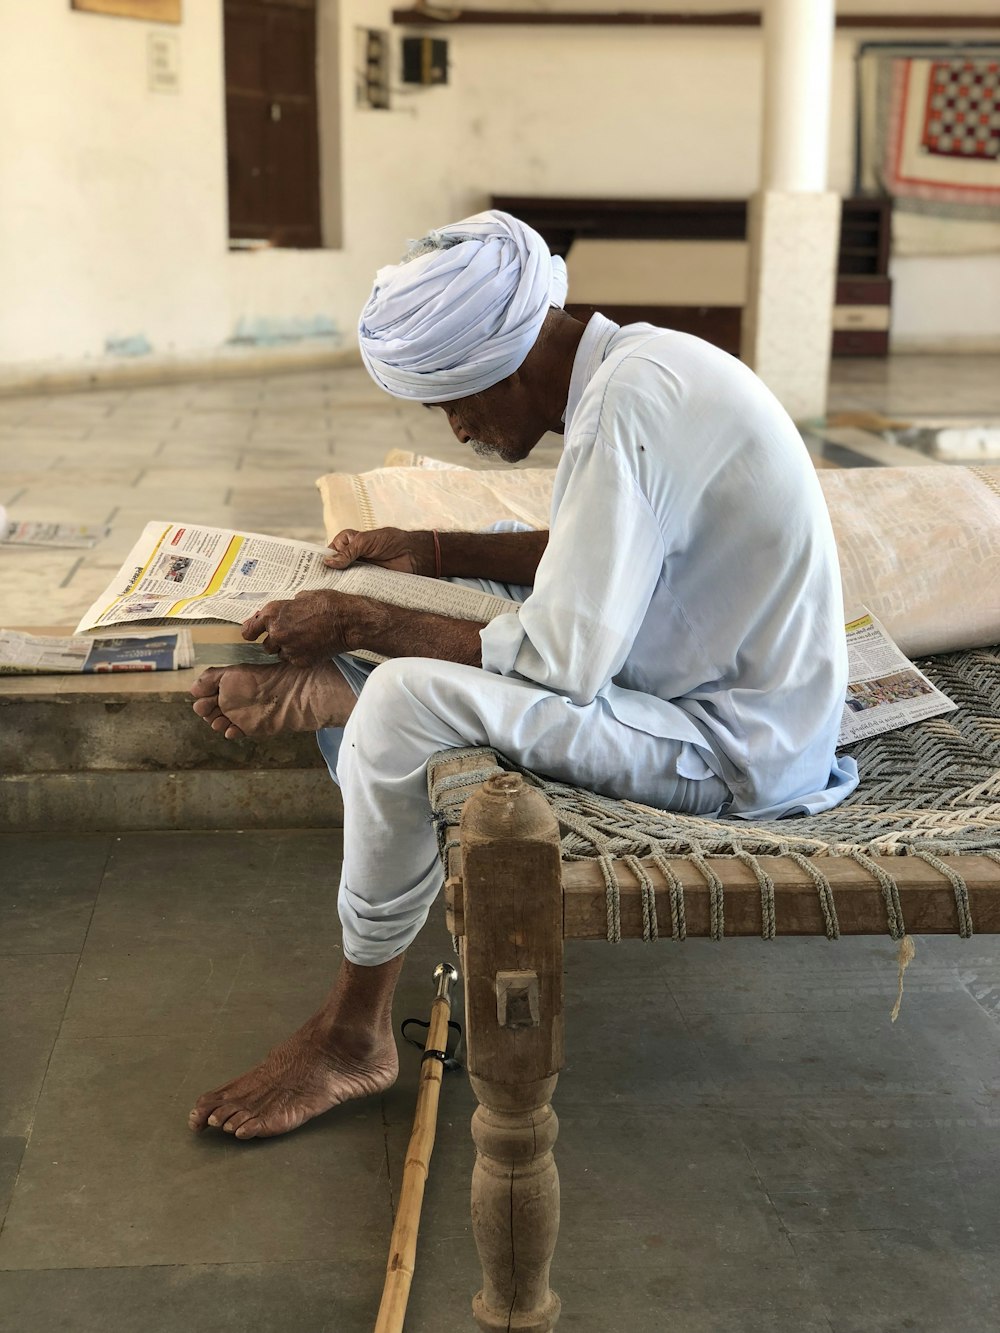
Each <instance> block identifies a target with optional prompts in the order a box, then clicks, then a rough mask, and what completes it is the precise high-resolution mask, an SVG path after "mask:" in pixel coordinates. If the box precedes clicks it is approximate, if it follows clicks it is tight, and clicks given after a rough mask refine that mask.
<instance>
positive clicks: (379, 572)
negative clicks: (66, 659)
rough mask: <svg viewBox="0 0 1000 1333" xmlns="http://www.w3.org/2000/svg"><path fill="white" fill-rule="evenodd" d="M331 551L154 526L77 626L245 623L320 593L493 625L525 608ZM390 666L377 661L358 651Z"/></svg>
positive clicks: (218, 531)
mask: <svg viewBox="0 0 1000 1333" xmlns="http://www.w3.org/2000/svg"><path fill="white" fill-rule="evenodd" d="M329 554H330V552H329V550H328V549H327V547H325V546H314V545H312V544H311V543H309V542H298V541H292V540H290V539H288V538H284V537H265V536H263V535H262V534H260V533H257V532H233V531H230V530H229V529H228V528H206V527H202V526H198V525H195V524H191V523H166V522H160V523H147V524H146V527H145V528H144V529H143V532H142V536H141V537H140V538H139V540H138V541H137V542H136V544H135V546H133V548H132V550H131V551H130V553H129V555H128V556H127V558H126V560H125V563H124V564H123V565H122V567H121V569H120V570H119V571H118V573H117V574H116V575H115V576H114V578H113V579H112V580H111V583H110V584H109V585H108V587H107V589H106V590H105V591H104V592H103V593H102V594H101V596H100V597H99V598H98V599H97V601H96V602H95V603H94V605H93V606H92V607H91V608H90V610H89V611H88V612H87V613H86V615H85V616H84V617H83V619H82V620H81V621H80V623H79V625H78V626H77V627H76V632H77V634H81V633H83V632H84V631H86V630H95V629H104V628H106V627H107V626H109V625H134V624H141V623H143V622H146V623H152V624H158V625H167V624H170V623H171V622H172V621H174V622H181V623H183V622H185V621H199V620H221V621H226V622H228V623H230V624H237V625H239V624H242V623H243V621H244V620H246V619H247V618H248V617H249V616H251V615H253V613H254V612H255V611H259V610H260V608H261V607H262V606H264V605H265V604H266V603H267V602H272V601H281V600H285V599H287V598H290V597H294V596H296V594H297V593H300V592H308V591H311V590H313V589H316V588H331V589H334V590H336V591H337V592H345V593H352V594H354V595H355V596H358V597H371V598H374V599H375V600H376V601H380V602H388V603H389V604H390V605H392V606H404V607H410V608H412V609H413V610H416V611H432V612H436V613H437V614H438V615H443V616H451V617H452V618H453V619H455V620H478V621H482V622H484V623H485V622H486V621H488V620H492V619H493V618H494V617H495V616H501V615H506V614H508V613H509V612H511V611H516V610H517V606H518V604H517V603H516V602H512V601H508V600H507V599H506V598H504V597H494V596H492V595H491V594H490V593H485V592H479V591H477V590H476V589H473V588H464V587H459V586H457V585H456V584H453V583H448V582H444V581H442V580H440V579H428V578H423V577H421V576H419V575H417V574H401V573H398V572H396V571H394V570H391V569H380V568H379V567H378V566H377V565H365V564H359V565H352V566H350V568H348V569H328V568H327V567H326V565H324V563H323V558H324V556H327V555H329ZM354 656H356V657H362V658H365V659H366V660H367V661H369V662H382V661H384V660H385V659H384V658H383V657H381V656H380V655H379V654H377V653H374V652H369V651H367V650H361V651H358V652H356V653H355V654H354Z"/></svg>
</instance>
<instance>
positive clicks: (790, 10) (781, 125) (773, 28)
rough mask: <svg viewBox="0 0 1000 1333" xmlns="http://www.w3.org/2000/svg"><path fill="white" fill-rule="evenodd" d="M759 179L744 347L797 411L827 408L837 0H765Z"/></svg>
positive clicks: (835, 207)
mask: <svg viewBox="0 0 1000 1333" xmlns="http://www.w3.org/2000/svg"><path fill="white" fill-rule="evenodd" d="M763 16H764V125H763V136H762V138H763V144H762V147H763V152H762V165H761V188H760V190H759V191H758V192H757V193H756V194H755V195H754V196H753V198H752V199H751V200H750V208H749V213H748V216H747V240H748V243H749V251H750V254H749V265H748V274H747V299H746V305H745V306H744V312H743V342H742V355H743V360H744V361H746V362H747V363H748V364H749V365H750V366H752V368H753V369H754V370H755V371H756V372H757V374H758V375H759V376H760V377H761V379H762V380H763V381H764V383H765V384H767V386H768V387H769V388H770V389H771V390H772V391H773V392H774V393H775V394H776V395H777V397H778V398H779V399H780V400H781V402H782V403H783V404H784V406H785V408H786V409H787V410H788V412H789V413H790V414H791V416H792V417H794V418H795V419H796V420H803V419H805V418H809V417H818V416H823V415H824V413H825V411H826V390H827V379H828V376H829V369H830V343H831V338H832V332H833V306H834V298H835V288H836V273H837V243H838V238H839V235H840V197H839V195H836V194H832V193H830V192H829V191H828V190H827V189H826V176H827V157H828V137H829V124H830V81H831V66H832V57H833V23H834V0H765V3H764V11H763Z"/></svg>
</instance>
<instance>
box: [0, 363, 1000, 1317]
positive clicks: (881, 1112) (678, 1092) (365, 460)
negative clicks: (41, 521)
mask: <svg viewBox="0 0 1000 1333" xmlns="http://www.w3.org/2000/svg"><path fill="white" fill-rule="evenodd" d="M998 370H1000V358H996V357H993V358H962V359H956V360H952V361H947V360H946V361H934V360H933V359H931V358H905V359H904V358H898V359H896V360H894V361H889V362H867V363H866V362H851V363H846V362H840V363H835V367H834V372H835V378H834V392H833V394H832V397H831V408H832V409H839V410H857V409H860V410H869V411H876V412H881V413H884V414H885V415H890V416H899V415H905V414H907V413H913V414H917V413H919V414H927V415H933V414H942V415H952V416H954V415H960V414H965V415H968V416H970V417H974V416H982V415H984V414H994V415H995V414H996V413H997V412H998V408H1000V403H998V402H997V396H998V389H997V385H998V384H1000V375H998ZM435 417H436V414H431V413H427V412H424V411H423V410H422V409H406V408H397V406H396V405H394V404H392V403H390V402H389V400H387V399H384V398H381V397H378V396H377V395H376V394H375V391H374V390H372V389H370V387H369V386H368V385H367V384H366V382H365V381H364V380H363V378H362V376H361V374H360V372H355V371H336V372H315V373H313V374H311V375H286V376H282V377H275V378H273V379H264V380H260V381H254V382H252V383H251V382H242V381H219V382H216V383H212V384H200V385H169V386H164V387H162V388H158V389H143V390H140V389H133V390H127V391H126V390H123V391H117V392H115V391H102V392H101V393H94V394H90V395H63V396H59V397H52V398H36V399H16V400H8V401H4V402H0V477H2V485H0V501H3V502H6V503H7V504H8V505H9V506H10V509H11V512H12V514H13V516H14V517H19V518H32V517H39V518H59V519H62V520H64V521H80V522H85V521H89V522H103V521H105V520H107V521H110V522H111V524H112V528H113V531H112V535H111V537H110V538H109V540H108V543H107V544H106V545H105V546H103V547H101V548H98V550H97V551H96V552H95V553H94V554H93V556H92V557H90V558H88V559H81V557H80V556H79V554H78V553H71V552H65V553H58V554H57V553H47V552H26V551H22V552H12V551H9V550H8V551H7V552H4V554H3V556H2V559H3V562H4V566H5V571H6V573H7V575H8V577H7V578H6V580H5V581H4V588H3V590H2V591H0V624H17V623H30V622H33V623H38V621H39V620H40V619H41V618H44V619H49V620H51V621H53V622H55V621H58V620H63V621H64V622H65V621H72V620H73V619H75V617H76V616H77V615H78V614H79V613H80V612H81V611H82V610H83V609H84V608H85V607H86V605H87V604H89V601H90V600H92V598H93V596H94V595H95V593H96V592H97V591H99V590H100V588H101V586H103V583H104V581H105V579H106V577H107V574H108V573H109V572H110V569H112V568H115V567H117V564H118V563H119V561H120V559H121V557H122V555H123V554H124V552H125V551H126V550H127V549H128V546H129V545H130V544H131V540H132V539H133V538H134V536H135V533H136V531H137V530H138V528H139V527H140V526H141V524H142V523H144V522H145V521H147V519H149V518H152V517H167V518H171V517H174V518H182V517H186V518H190V519H192V520H195V519H203V520H205V521H214V522H218V523H220V524H228V525H233V526H245V527H256V528H258V529H262V530H265V531H272V532H283V533H285V534H286V535H296V536H316V537H317V538H318V537H319V536H320V524H319V506H318V501H317V498H316V495H315V492H314V490H313V489H312V480H313V478H314V477H315V475H317V474H318V472H320V471H324V470H328V469H330V470H332V469H333V468H339V469H345V470H352V469H355V468H361V467H370V466H374V465H376V464H377V463H378V462H379V461H380V460H381V457H382V455H383V454H384V452H385V450H386V449H388V448H390V447H404V448H416V449H418V450H422V451H425V452H432V453H436V454H438V455H439V456H443V457H448V458H452V459H454V460H455V461H460V460H461V461H467V460H465V459H464V458H462V457H461V454H460V452H459V451H458V447H457V446H454V445H452V444H450V443H449V441H448V437H447V434H446V433H444V432H443V429H442V427H443V422H442V421H441V420H440V418H438V419H435ZM810 444H811V447H812V448H813V450H814V452H816V454H817V457H818V458H819V459H820V460H821V461H822V458H823V455H824V452H826V451H827V450H829V452H828V454H827V458H828V461H832V462H840V463H844V462H852V461H853V462H858V463H862V462H867V463H869V464H874V465H878V464H879V463H882V462H886V461H890V459H891V458H892V457H893V455H891V454H889V455H886V454H885V453H884V452H882V442H881V441H879V439H878V438H877V437H876V436H868V438H867V440H866V439H865V438H864V432H861V433H860V438H859V437H856V436H853V437H848V438H847V439H846V440H845V438H844V437H843V436H841V437H839V439H838V438H835V437H829V436H828V435H827V434H825V433H824V432H823V431H822V430H817V433H816V434H815V435H814V436H813V437H811V440H810ZM894 447H895V446H888V448H889V449H890V450H891V449H892V448H894ZM554 449H555V446H554V444H551V445H547V446H546V455H545V456H542V457H539V458H538V460H537V461H539V462H541V461H551V459H552V457H553V454H554ZM835 451H840V452H839V453H837V452H835ZM914 461H922V462H923V463H925V464H926V463H927V460H926V459H923V460H914ZM64 557H65V559H64ZM102 561H103V562H104V565H105V568H104V569H103V571H102V569H101V567H100V565H101V562H102ZM78 580H79V582H78ZM59 583H61V584H62V588H61V590H60V591H59V593H55V592H54V591H53V589H54V585H55V584H59ZM53 597H57V598H61V599H62V600H59V601H58V607H57V608H53V607H52V603H51V599H52V598H53ZM40 606H45V607H46V608H47V609H49V610H51V611H52V614H50V615H46V616H45V617H40V616H39V607H40ZM338 858H339V847H338V845H337V835H336V833H335V832H326V831H323V832H319V831H312V832H295V831H292V832H287V831H286V832H255V833H242V834H240V833H195V834H192V833H172V834H170V833H168V834H164V833H158V834H150V833H130V834H127V835H121V836H116V835H99V834H95V835H90V836H69V835H48V836H43V835H36V834H32V835H17V834H14V835H8V836H6V837H4V838H0V881H2V885H3V892H2V894H0V1219H2V1220H3V1228H2V1232H0V1330H2V1333H56V1331H57V1330H58V1331H60V1333H61V1331H62V1330H66V1331H67V1333H98V1330H101V1331H103V1330H107V1329H111V1330H114V1333H150V1331H153V1333H159V1331H162V1333H174V1331H175V1330H176V1331H177V1333H180V1330H185V1331H186V1330H190V1329H193V1328H197V1329H198V1330H199V1333H216V1331H217V1330H218V1331H219V1333H221V1331H222V1330H240V1331H243V1330H247V1331H250V1330H252V1331H253V1333H292V1331H294V1333H320V1331H321V1330H322V1331H323V1333H366V1331H367V1330H368V1329H370V1328H371V1326H372V1323H373V1320H374V1315H375V1311H376V1309H377V1306H378V1300H379V1294H380V1291H381V1283H382V1276H383V1270H384V1265H385V1259H386V1254H387V1250H388V1241H389V1234H390V1230H391V1225H392V1209H393V1206H394V1203H395V1200H396V1198H397V1194H398V1186H399V1178H400V1172H401V1168H402V1162H403V1156H404V1152H405V1146H406V1141H407V1138H408V1135H409V1129H410V1122H411V1119H412V1112H413V1102H414V1095H415V1086H416V1077H417V1070H418V1064H419V1056H418V1053H417V1052H416V1051H411V1050H410V1048H405V1047H404V1048H403V1055H402V1066H403V1072H402V1075H401V1078H400V1080H399V1083H398V1084H397V1085H396V1087H395V1088H393V1089H392V1091H391V1092H389V1093H388V1094H386V1095H385V1096H384V1097H381V1098H378V1099H374V1100H372V1101H369V1102H366V1103H357V1104H352V1105H349V1106H347V1107H345V1108H343V1109H341V1110H338V1111H336V1112H334V1113H331V1115H329V1116H328V1117H326V1118H325V1119H323V1120H321V1121H319V1122H317V1123H314V1124H313V1125H311V1126H308V1127H306V1128H305V1129H304V1130H302V1131H300V1132H299V1133H297V1134H295V1135H292V1136H291V1137H289V1138H287V1139H278V1140H273V1141H270V1142H263V1143H251V1144H236V1143H234V1142H232V1141H231V1140H230V1139H228V1138H223V1137H222V1136H219V1135H210V1136H207V1137H201V1138H195V1137H194V1136H193V1135H190V1134H189V1133H188V1131H187V1129H186V1128H185V1125H184V1118H185V1115H186V1112H187V1109H188V1107H189V1106H190V1104H191V1103H192V1101H193V1100H194V1098H195V1097H196V1096H197V1094H198V1093H199V1092H200V1091H202V1090H203V1089H204V1088H206V1087H208V1086H210V1085H212V1084H214V1083H216V1082H218V1081H220V1080H221V1079H224V1078H226V1077H229V1076H231V1075H232V1074H234V1073H236V1072H238V1071H239V1070H241V1069H243V1068H245V1067H246V1066H247V1065H248V1064H249V1063H251V1062H253V1061H254V1060H256V1059H257V1058H258V1057H259V1055H260V1054H261V1053H262V1052H263V1050H264V1049H265V1048H266V1047H267V1046H268V1045H269V1044H270V1043H271V1042H273V1041H274V1040H276V1039H278V1038H280V1037H281V1036H283V1035H285V1033H287V1031H289V1030H290V1029H291V1028H292V1027H293V1026H295V1025H296V1024H297V1023H298V1022H299V1021H300V1020H301V1019H302V1018H303V1017H305V1016H306V1015H307V1014H308V1013H309V1012H310V1011H311V1009H313V1008H314V1007H315V1004H316V1002H317V1000H318V998H319V997H320V995H321V994H322V992H323V991H324V989H325V987H326V985H327V983H328V981H329V979H330V977H331V975H332V973H333V971H334V970H335V968H336V966H337V962H338V960H339V948H340V946H339V928H338V923H337V919H336V914H335V911H334V905H333V900H334V893H335V885H336V878H337V870H338ZM449 950H450V943H449V940H448V937H447V935H446V933H445V931H444V926H443V914H442V917H435V918H434V919H433V920H432V923H431V924H430V925H429V926H428V927H427V929H426V930H425V932H424V934H423V935H422V936H421V938H420V940H419V941H418V942H417V944H416V945H415V946H414V948H413V950H412V951H411V956H410V959H409V962H408V966H407V971H406V973H405V975H404V980H403V983H402V985H401V988H400V992H399V1003H398V1006H397V1019H401V1018H403V1017H405V1016H409V1015H419V1016H425V1015H426V1011H427V1009H428V1007H429V1000H430V994H431V983H430V973H431V970H432V968H433V965H434V963H435V962H437V961H439V960H440V959H443V958H447V957H448V956H449ZM895 988H896V965H895V949H894V946H892V945H891V944H890V942H889V941H888V940H884V941H883V940H879V939H871V940H850V941H845V942H841V943H840V944H837V945H830V944H828V943H827V942H826V941H825V940H818V939H817V940H798V941H794V940H792V941H788V940H786V941H781V940H779V941H775V942H774V943H771V944H762V943H759V942H756V941H751V940H746V941H735V940H734V941H729V942H727V943H725V944H723V945H721V946H718V945H713V944H711V943H709V942H706V941H691V942H688V943H686V944H684V945H681V946H675V945H673V944H670V943H663V944H660V945H659V946H657V947H654V948H650V947H646V946H642V945H634V944H629V945H622V946H619V947H618V948H617V949H616V950H614V951H611V950H610V949H609V948H608V947H607V946H597V945H588V944H580V943H574V944H571V945H570V946H569V947H568V964H567V1000H568V1003H567V1042H568V1065H567V1069H566V1071H565V1073H564V1074H563V1076H562V1077H561V1079H560V1084H559V1088H558V1091H557V1098H556V1106H557V1109H558V1111H559V1114H560V1118H561V1121H562V1130H561V1136H560V1141H559V1144H558V1147H557V1157H558V1160H559V1164H560V1169H561V1172H562V1182H563V1222H562V1231H561V1236H560V1243H559V1248H558V1251H557V1255H556V1262H555V1266H554V1271H553V1285H554V1286H555V1287H556V1289H557V1290H558V1291H559V1292H560V1294H561V1296H562V1298H563V1310H564V1313H563V1317H562V1321H561V1323H560V1329H566V1330H571V1329H572V1330H580V1333H617V1330H629V1333H661V1331H662V1330H667V1329H669V1330H670V1333H764V1330H767V1333H904V1330H905V1331H911V1330H912V1331H915V1333H996V1330H997V1329H998V1327H1000V1315H998V1313H997V1311H998V1309H1000V1263H998V1258H1000V1213H998V1210H997V1199H998V1197H1000V1194H998V1185H1000V1166H998V1158H997V1152H996V1143H997V1141H998V1136H997V1131H998V1128H1000V1073H998V1071H1000V1063H998V1055H1000V1027H998V1015H1000V940H995V939H992V938H982V939H976V940H972V941H970V942H967V943H966V942H961V941H958V940H952V939H937V940H930V939H928V940H920V941H918V957H917V960H916V962H915V963H914V964H913V965H912V966H911V968H910V970H909V972H908V973H907V988H906V996H905V999H904V1002H903V1009H902V1014H901V1017H900V1020H899V1022H898V1023H897V1024H896V1025H895V1026H892V1025H891V1024H890V1023H889V1012H890V1010H891V1007H892V1003H893V1000H894V998H895ZM471 1110H472V1098H471V1094H470V1092H469V1089H468V1086H467V1083H466V1081H465V1079H464V1077H463V1076H461V1075H457V1074H456V1075H451V1076H449V1077H448V1080H447V1082H446V1086H445V1090H444V1096H443V1102H442V1110H441V1117H440V1123H439V1133H438V1143H437V1147H436V1150H435V1156H434V1163H433V1169H432V1175H431V1180H430V1183H429V1187H428V1194H427V1199H426V1204H425V1211H424V1222H423V1226H422V1233H421V1235H422V1240H421V1246H420V1254H419V1259H418V1272H417V1278H416V1283H415V1287H414V1292H413V1296H412V1300H411V1317H410V1320H409V1322H408V1325H407V1327H408V1328H409V1329H410V1330H412V1333H439V1331H441V1333H451V1330H463V1329H466V1328H469V1327H471V1319H470V1317H469V1313H468V1312H469V1301H470V1298H471V1296H472V1293H473V1292H474V1290H475V1289H476V1286H477V1273H478V1269H477V1261H476V1256H475V1250H474V1246H473V1244H472V1240H471V1234H470V1228H469V1223H468V1183H469V1176H470V1171H471V1159H472V1149H471V1140H470V1137H469V1132H468V1118H469V1115H470V1113H471Z"/></svg>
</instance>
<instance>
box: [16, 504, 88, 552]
mask: <svg viewBox="0 0 1000 1333" xmlns="http://www.w3.org/2000/svg"><path fill="white" fill-rule="evenodd" d="M110 531H111V529H110V528H108V527H100V528H95V527H93V526H91V525H90V524H88V523H41V522H37V523H29V522H24V523H16V522H14V521H13V520H12V519H10V518H7V517H6V516H5V515H4V513H3V510H2V509H0V543H2V544H3V545H4V546H45V547H48V548H50V549H53V548H56V547H63V548H69V549H71V550H91V549H93V547H95V546H96V545H97V543H98V542H99V541H103V539H104V538H105V537H106V536H107V535H108V533H109V532H110Z"/></svg>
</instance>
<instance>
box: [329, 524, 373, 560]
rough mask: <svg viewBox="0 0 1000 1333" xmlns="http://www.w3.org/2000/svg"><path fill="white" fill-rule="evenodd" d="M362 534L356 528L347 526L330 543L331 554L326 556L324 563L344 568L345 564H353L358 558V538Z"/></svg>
mask: <svg viewBox="0 0 1000 1333" xmlns="http://www.w3.org/2000/svg"><path fill="white" fill-rule="evenodd" d="M362 535H363V534H362V533H360V532H358V530H357V529H356V528H345V529H344V531H343V532H338V533H337V535H336V537H334V539H333V541H332V542H331V543H330V554H329V555H328V556H325V557H324V560H323V563H324V564H325V565H329V566H331V567H332V568H334V569H343V567H344V566H345V565H350V564H353V562H354V561H355V560H356V559H357V558H358V551H357V545H358V543H357V538H359V537H361V536H362Z"/></svg>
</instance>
